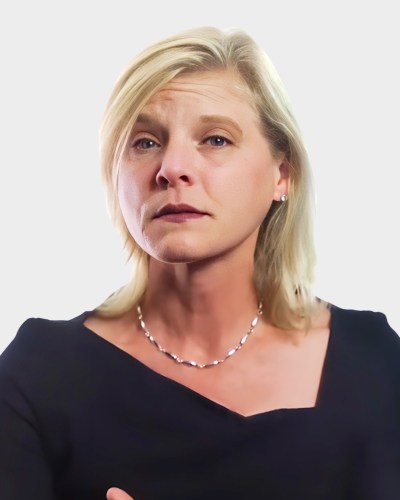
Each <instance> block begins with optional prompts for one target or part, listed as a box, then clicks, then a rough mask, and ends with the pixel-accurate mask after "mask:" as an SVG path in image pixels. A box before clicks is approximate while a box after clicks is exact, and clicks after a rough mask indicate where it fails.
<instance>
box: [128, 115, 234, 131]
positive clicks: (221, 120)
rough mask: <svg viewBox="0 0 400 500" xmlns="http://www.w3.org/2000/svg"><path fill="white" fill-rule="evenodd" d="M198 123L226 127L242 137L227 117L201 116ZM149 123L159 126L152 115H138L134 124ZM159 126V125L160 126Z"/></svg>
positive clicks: (232, 121)
mask: <svg viewBox="0 0 400 500" xmlns="http://www.w3.org/2000/svg"><path fill="white" fill-rule="evenodd" d="M199 121H200V122H201V123H206V124H207V123H214V124H216V125H217V124H221V125H228V126H230V127H232V128H234V129H235V130H236V132H238V133H239V134H240V137H242V136H243V130H242V129H241V128H240V127H239V124H238V123H237V122H235V121H234V120H232V118H229V117H228V116H224V115H201V116H200V117H199ZM151 123H157V124H160V123H159V121H158V120H157V118H156V117H155V116H154V115H150V114H149V113H140V115H138V117H137V120H136V124H139V125H142V124H143V125H148V124H151ZM160 125H161V124H160Z"/></svg>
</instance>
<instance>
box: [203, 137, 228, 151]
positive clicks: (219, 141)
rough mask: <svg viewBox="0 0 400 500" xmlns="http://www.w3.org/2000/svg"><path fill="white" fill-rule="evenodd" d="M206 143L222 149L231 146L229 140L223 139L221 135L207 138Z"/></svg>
mask: <svg viewBox="0 0 400 500" xmlns="http://www.w3.org/2000/svg"><path fill="white" fill-rule="evenodd" d="M205 142H208V143H209V144H210V146H213V147H214V148H220V147H222V146H226V145H227V144H231V142H230V141H228V139H225V137H222V136H220V135H212V136H211V137H207V139H206V140H205Z"/></svg>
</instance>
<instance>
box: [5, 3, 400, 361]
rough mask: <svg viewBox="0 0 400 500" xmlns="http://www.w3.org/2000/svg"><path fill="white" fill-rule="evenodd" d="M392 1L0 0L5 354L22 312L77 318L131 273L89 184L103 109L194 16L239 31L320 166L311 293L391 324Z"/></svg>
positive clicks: (395, 33)
mask: <svg viewBox="0 0 400 500" xmlns="http://www.w3.org/2000/svg"><path fill="white" fill-rule="evenodd" d="M396 3H397V2H394V1H393V2H389V1H379V2H364V3H362V4H359V3H358V2H351V1H346V2H344V1H342V2H339V3H338V2H335V3H334V2H321V1H314V2H311V1H306V0H303V1H301V2H298V1H292V2H290V1H285V0H280V1H277V0H274V1H273V2H272V1H271V2H269V1H264V2H256V1H250V0H246V1H241V2H234V1H233V0H230V1H219V2H216V1H204V0H203V1H201V0H199V1H196V2H188V1H186V2H178V1H168V2H161V1H158V2H154V1H149V2H136V1H121V0H113V1H108V2H101V1H98V2H88V1H84V0H80V1H76V0H75V1H71V0H70V1H69V2H61V1H55V0H53V1H44V0H37V1H35V2H30V1H27V0H26V1H22V2H21V1H13V2H11V1H10V2H2V7H0V51H1V54H0V55H1V58H0V61H1V63H0V64H1V67H0V68H1V69H0V71H1V80H0V85H1V92H0V110H1V111H0V127H1V135H0V137H1V148H0V166H1V168H0V216H1V246H0V251H1V259H0V286H1V297H0V307H1V317H2V326H1V331H0V352H1V351H2V350H3V349H4V348H5V346H6V345H7V344H8V343H9V342H10V340H11V339H12V338H13V337H14V335H15V333H16V331H17V329H18V326H19V325H20V324H21V323H22V322H23V321H24V320H25V319H26V318H28V317H30V316H42V317H47V318H51V319H68V318H70V317H73V316H76V315H78V314H80V313H81V312H82V311H83V310H86V309H91V308H93V307H95V306H96V305H98V304H99V303H100V302H101V301H102V300H103V299H104V298H105V297H106V296H107V295H108V294H109V293H111V292H112V291H113V290H115V289H116V288H117V287H119V286H121V285H122V284H123V283H125V281H126V280H127V279H128V275H129V268H128V267H127V266H125V263H124V261H125V254H124V253H123V252H122V250H121V245H120V241H119V238H118V235H117V233H116V231H115V230H114V228H113V227H112V225H111V222H110V221H109V219H108V215H107V213H106V209H105V203H104V195H103V188H102V185H101V181H100V174H99V167H98V144H97V131H98V127H99V124H100V120H101V116H102V112H103V109H104V106H105V102H106V99H107V98H108V95H109V93H110V91H111V88H112V86H113V84H114V82H115V80H116V78H117V77H118V75H119V74H120V72H121V71H122V69H123V68H124V67H125V66H126V65H127V63H128V62H129V61H130V60H131V59H132V58H133V56H134V55H136V54H137V52H138V51H140V50H141V49H142V48H144V47H145V46H147V45H148V44H150V43H152V42H155V41H157V40H158V39H160V38H163V37H164V36H167V35H171V34H173V33H175V32H177V31H181V30H183V29H187V28H191V27H195V26H201V25H214V26H217V27H220V28H227V27H232V26H235V27H239V28H243V29H245V30H247V31H248V32H249V34H250V35H252V36H253V37H254V38H255V39H256V40H257V41H259V42H260V43H261V44H262V45H263V47H264V48H265V50H266V51H267V53H268V54H269V56H270V58H271V59H272V61H273V62H274V64H275V66H276V67H277V69H278V72H279V73H280V75H281V78H282V79H283V81H284V83H285V86H286V89H287V91H288V94H289V96H290V98H291V101H292V104H293V108H294V111H295V115H296V116H297V119H298V121H299V123H300V126H301V128H302V130H303V134H304V137H305V141H306V145H307V148H308V150H309V154H310V158H311V162H312V167H313V171H314V176H315V184H316V190H317V221H316V240H317V250H318V255H319V265H318V281H317V292H318V295H319V296H320V297H323V298H324V299H326V300H329V301H331V302H333V303H335V304H337V305H339V306H342V307H349V308H356V309H372V310H380V311H383V312H385V313H386V315H387V316H388V319H389V322H390V323H391V324H392V326H393V327H394V328H395V329H396V330H397V331H398V332H400V312H399V306H398V296H399V292H398V288H399V281H400V263H399V261H400V258H399V255H400V244H399V223H398V218H399V201H398V193H399V167H400V164H399V163H400V162H399V152H398V151H399V132H400V130H399V116H400V97H399V89H400V77H399V47H400V34H399V33H400V30H399V27H398V15H397V12H396V10H395V5H396ZM7 4H8V5H7ZM261 5H262V11H261V10H260V9H261V7H260V6H261Z"/></svg>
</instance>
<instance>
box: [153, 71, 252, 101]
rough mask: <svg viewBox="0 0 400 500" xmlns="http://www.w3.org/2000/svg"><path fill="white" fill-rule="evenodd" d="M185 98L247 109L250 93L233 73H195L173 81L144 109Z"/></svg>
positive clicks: (157, 93)
mask: <svg viewBox="0 0 400 500" xmlns="http://www.w3.org/2000/svg"><path fill="white" fill-rule="evenodd" d="M176 99H183V100H185V99H188V100H190V101H191V102H192V103H193V104H194V103H196V102H197V103H209V104H227V105H235V104H239V105H241V106H243V105H244V104H245V105H246V104H247V106H249V107H250V102H251V101H250V91H249V89H248V87H247V85H246V84H245V83H244V82H243V80H242V79H241V78H240V77H239V75H238V74H237V73H236V72H234V71H232V70H218V71H204V72H195V73H189V74H185V75H181V76H178V77H177V78H174V79H172V80H171V81H170V82H168V83H167V84H166V85H164V87H162V88H161V89H160V90H159V91H158V92H156V94H155V95H154V96H153V97H151V98H150V100H149V101H148V102H147V103H146V105H145V108H149V107H154V106H157V105H159V104H162V103H165V102H168V101H174V100H176Z"/></svg>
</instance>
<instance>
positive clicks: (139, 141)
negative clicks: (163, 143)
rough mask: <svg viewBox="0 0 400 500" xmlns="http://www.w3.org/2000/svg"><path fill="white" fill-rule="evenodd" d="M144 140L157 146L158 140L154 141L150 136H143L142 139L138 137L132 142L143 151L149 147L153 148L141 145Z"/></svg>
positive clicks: (133, 145)
mask: <svg viewBox="0 0 400 500" xmlns="http://www.w3.org/2000/svg"><path fill="white" fill-rule="evenodd" d="M143 142H147V143H149V142H152V143H153V144H154V145H155V146H157V145H158V144H157V142H156V141H154V140H153V139H150V138H148V137H141V138H140V139H137V140H136V141H135V142H134V143H133V144H132V147H134V148H136V149H139V150H142V151H147V150H149V149H152V148H143V147H140V143H143Z"/></svg>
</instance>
